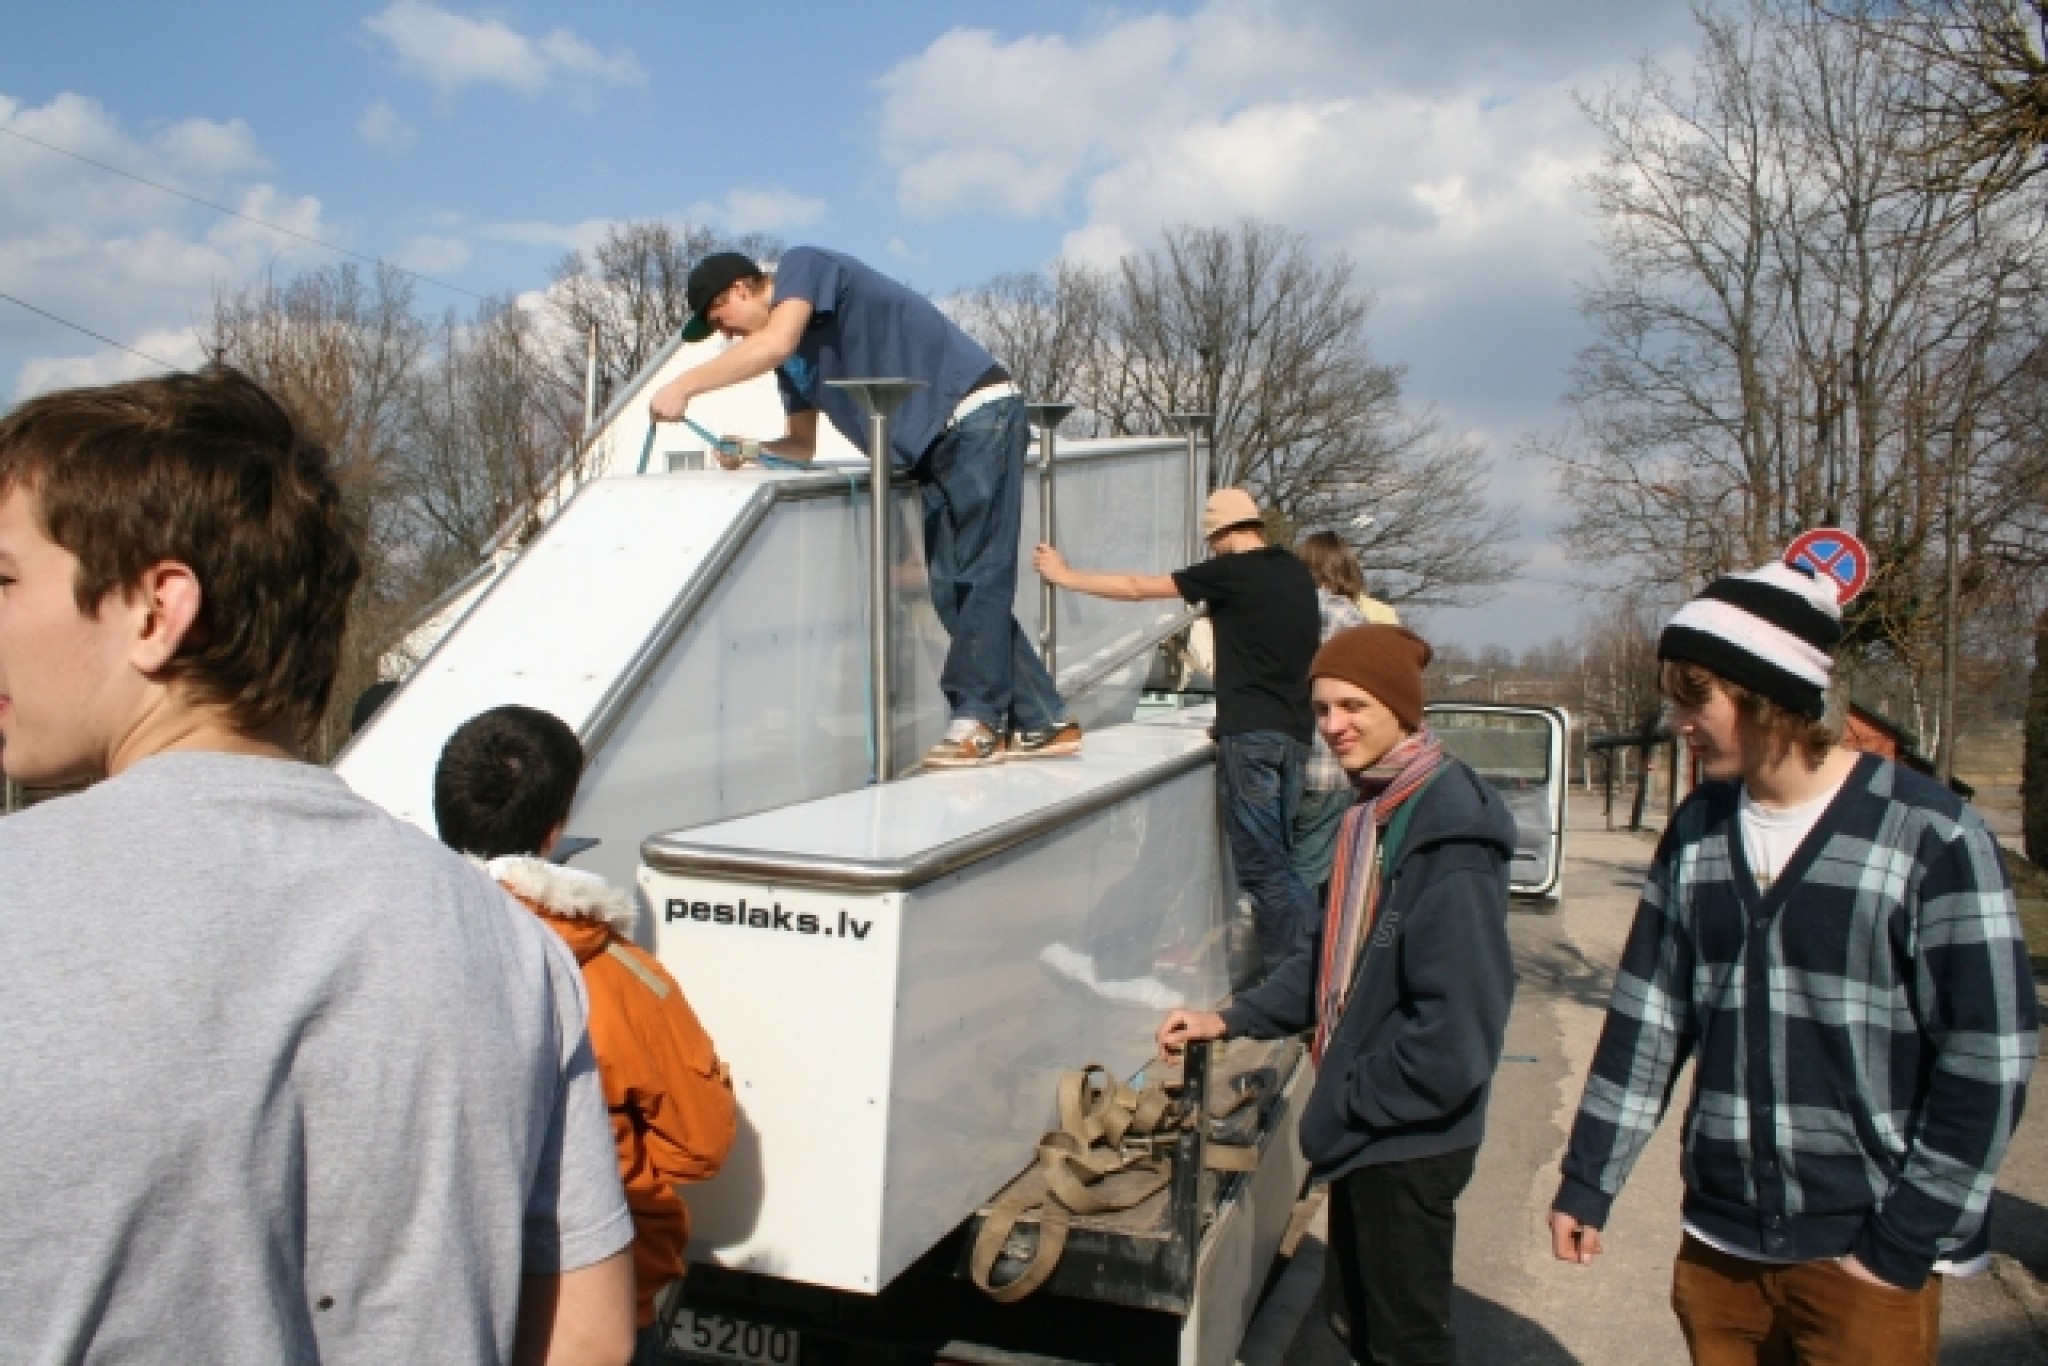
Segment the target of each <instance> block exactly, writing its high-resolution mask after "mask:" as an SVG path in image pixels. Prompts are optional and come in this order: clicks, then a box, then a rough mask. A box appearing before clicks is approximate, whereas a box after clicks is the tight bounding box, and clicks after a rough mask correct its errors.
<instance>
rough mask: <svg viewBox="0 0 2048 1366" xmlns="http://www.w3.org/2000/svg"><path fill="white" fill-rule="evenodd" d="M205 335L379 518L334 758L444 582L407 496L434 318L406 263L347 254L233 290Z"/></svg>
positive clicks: (343, 681) (358, 607)
mask: <svg viewBox="0 0 2048 1366" xmlns="http://www.w3.org/2000/svg"><path fill="white" fill-rule="evenodd" d="M204 340H205V345H206V349H207V351H208V352H209V353H210V354H211V355H213V356H214V357H216V358H218V359H221V360H225V361H227V362H229V363H230V364H233V365H235V366H238V367H239V368H241V369H242V370H245V371H247V372H248V373H249V374H250V375H252V376H253V377H255V378H256V379H257V380H259V381H261V382H262V383H263V384H264V385H265V386H267V387H268V388H270V389H271V390H272V391H273V392H274V393H276V394H278V395H279V396H280V397H281V398H282V399H283V400H284V401H285V402H286V403H287V404H288V405H289V406H290V407H291V408H292V410H293V411H294V413H295V414H296V415H297V417H298V420H299V421H300V422H301V423H302V424H304V426H305V428H306V430H307V431H308V432H309V433H310V434H311V435H312V436H313V437H314V439H316V440H318V441H319V442H321V444H323V445H325V446H326V447H327V449H328V450H329V451H330V452H331V453H332V454H333V456H334V459H335V463H336V468H337V471H338V473H339V476H340V479H341V484H342V489H343V492H344V494H345V495H346V497H347V498H348V500H349V502H350V504H351V505H352V506H353V507H354V508H355V509H356V510H357V512H358V513H359V514H360V515H361V516H362V518H363V522H364V525H365V526H366V527H367V528H368V537H367V543H366V545H365V548H364V564H363V569H364V572H363V577H362V581H361V583H360V584H359V586H358V587H357V589H356V599H355V602H354V603H353V604H352V605H351V608H350V613H349V635H348V639H347V641H346V642H345V644H344V648H343V652H342V659H341V669H340V675H339V677H338V678H337V680H336V684H335V689H334V700H333V701H332V703H330V705H329V708H328V714H327V715H326V716H325V717H324V718H322V720H321V721H320V723H319V726H318V727H317V729H316V732H315V734H314V736H313V737H312V740H313V750H314V753H315V755H316V757H319V758H325V757H327V756H328V755H330V754H332V753H333V752H334V751H335V750H336V749H338V748H339V747H340V744H341V742H342V741H343V740H344V739H346V738H347V735H346V724H345V722H346V718H347V716H348V709H349V707H350V706H351V704H352V703H353V702H354V700H355V697H356V695H357V694H358V693H360V692H361V691H362V689H363V688H365V687H367V686H368V685H369V684H370V683H371V682H373V681H375V679H376V678H377V670H378V659H379V657H380V656H381V655H382V654H383V652H384V650H385V649H386V647H387V646H388V644H389V643H390V641H391V640H392V639H393V637H394V636H395V634H396V633H397V631H399V630H400V629H402V627H403V625H404V623H405V622H406V621H407V620H409V619H410V617H411V615H412V613H413V612H414V611H416V610H417V608H418V607H419V605H420V604H421V603H422V602H424V601H425V600H426V598H427V597H429V596H431V594H432V592H433V591H434V589H435V587H436V585H434V584H433V583H432V582H431V579H430V578H428V577H426V576H423V575H422V574H421V572H420V562H419V557H418V555H417V554H416V547H415V546H414V545H413V544H412V543H411V541H410V527H409V524H408V518H407V517H406V516H405V514H404V512H403V510H402V508H401V506H400V500H399V499H398V498H397V497H396V488H397V484H398V479H399V475H400V471H401V468H402V464H403V454H402V452H403V448H404V440H405V434H404V428H405V415H404V413H405V399H406V393H407V389H408V386H409V385H410V384H411V383H412V381H413V376H414V374H415V372H416V370H417V368H418V366H419V365H420V363H421V361H422V359H423V357H424V356H425V354H426V350H427V333H426V329H425V327H424V326H423V325H422V324H421V323H420V321H419V319H418V318H417V317H416V316H415V315H414V313H413V310H412V294H411V286H410V283H409V281H408V280H407V278H406V277H405V276H404V275H402V274H401V273H399V272H398V271H395V270H390V269H380V270H378V271H377V272H375V273H374V274H373V275H371V276H369V277H367V278H366V277H365V276H364V275H363V274H362V273H361V272H359V271H358V270H356V268H355V267H354V266H350V265H343V266H337V267H333V268H331V269H325V270H315V271H309V272H306V273H304V274H302V275H299V276H296V277H294V278H293V279H291V280H290V281H288V282H285V283H279V282H277V281H275V280H266V281H265V282H263V283H262V284H259V285H255V286H251V287H250V288H248V289H245V290H242V291H239V292H235V293H231V294H225V295H222V296H221V297H219V298H218V299H216V301H215V304H214V313H213V318H212V320H211V322H210V324H209V325H208V327H207V329H206V333H205V338H204Z"/></svg>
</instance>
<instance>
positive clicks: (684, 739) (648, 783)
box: [569, 475, 946, 883]
mask: <svg viewBox="0 0 2048 1366" xmlns="http://www.w3.org/2000/svg"><path fill="white" fill-rule="evenodd" d="M672 477H674V478H705V477H715V476H688V475H678V476H672ZM644 482H659V481H644ZM856 508H857V509H858V510H857V511H856ZM897 514H898V516H897V526H896V534H895V536H894V537H893V545H894V550H895V555H896V559H895V566H896V568H895V572H894V579H895V582H896V589H897V591H896V593H895V597H894V608H895V613H896V617H895V622H896V634H895V643H896V667H895V671H894V672H895V678H896V681H897V690H896V700H895V728H896V729H895V734H896V749H897V753H898V755H899V756H909V757H910V758H913V759H914V758H915V757H916V756H917V755H918V754H919V753H920V752H921V751H922V749H923V748H924V747H925V746H927V745H930V744H931V743H932V742H934V741H935V740H937V739H938V737H939V734H940V732H941V731H942V730H943V729H944V726H945V707H944V704H943V702H942V700H941V698H940V695H939V692H938V676H939V666H940V664H941V663H942V662H943V660H944V658H945V647H946V638H945V633H944V631H943V630H942V629H941V628H940V626H939V623H938V617H937V615H936V614H935V613H934V612H933V611H932V609H931V603H930V598H929V596H928V593H927V590H926V586H925V573H924V565H923V561H922V559H921V557H920V556H919V554H918V540H917V532H916V530H915V528H914V526H913V525H912V511H911V503H910V496H909V495H908V494H907V493H906V494H903V495H900V496H899V497H898V499H897ZM867 545H868V526H867V490H866V488H865V486H862V487H861V488H860V489H859V490H858V497H857V498H856V499H852V500H849V498H848V497H845V496H841V497H833V498H817V499H810V500H806V501H802V502H789V503H782V504H779V505H778V506H777V507H776V508H775V509H774V510H773V511H772V512H771V513H770V515H769V517H768V520H767V521H766V522H765V523H764V524H763V525H762V526H761V527H760V528H759V529H758V530H757V531H756V532H755V534H754V536H753V537H752V539H751V540H750V542H749V543H748V545H747V547H746V549H745V550H744V551H743V552H742V553H741V554H740V556H739V557H738V559H737V560H736V561H735V562H734V563H733V566H732V569H731V571H730V572H729V573H727V574H726V576H725V577H724V579H723V580H722V581H721V582H720V584H719V586H718V587H717V588H716V589H715V590H714V591H713V593H712V594H711V596H710V597H709V598H708V599H707V600H706V601H705V603H704V604H703V606H702V607H701V608H700V609H699V611H698V613H697V616H696V618H695V619H694V621H693V622H692V624H691V625H690V627H689V628H688V629H687V630H686V631H685V632H684V633H683V635H682V636H681V637H680V638H679V639H678V640H677V642H676V643H675V644H674V645H673V646H671V647H670V649H669V650H668V652H667V654H666V655H664V656H663V658H662V660H661V662H660V664H659V666H658V667H657V668H656V669H655V671H654V673H653V675H652V677H651V678H650V679H649V681H648V682H647V684H646V686H645V687H644V688H643V689H642V691H641V693H640V695H639V697H638V699H637V700H636V701H635V703H634V704H633V706H632V707H631V708H630V709H629V710H628V711H627V713H626V715H625V718H624V720H623V721H622V722H621V724H620V725H619V727H618V729H617V730H616V731H615V732H614V734H613V736H612V739H611V741H610V742H609V743H608V744H607V745H606V746H605V747H604V750H603V752H602V753H600V754H598V755H596V756H594V757H593V759H592V761H591V764H590V768H589V770H588V772H587V773H586V774H585V777H584V784H583V790H582V792H581V793H580V795H579V797H578V800H577V804H576V807H575V809H574V811H572V812H571V814H570V819H569V828H570V831H571V833H573V834H577V835H584V836H592V837H596V838H598V839H601V840H603V841H604V843H603V844H601V845H600V846H599V847H598V848H597V849H594V850H592V851H591V852H590V853H588V854H585V855H582V856H580V857H579V858H578V860H577V864H578V866H579V867H585V868H589V869H590V870H591V871H593V872H597V873H601V874H602V875H604V876H605V877H608V878H611V879H613V880H614V881H617V882H620V883H625V882H628V881H630V880H631V878H632V876H633V870H634V869H635V868H636V867H637V866H638V863H639V846H640V841H641V840H642V839H644V838H646V837H647V836H648V835H650V834H652V833H654V832H656V831H658V830H673V829H679V828H686V827H690V826H696V825H702V824H705V823H708V822H711V821H716V820H719V819H722V818H727V817H732V816H738V815H743V814H746V813H749V812H755V811H762V810H766V809H768V808H770V807H777V806H787V805H789V804H790V803H792V802H801V801H808V800H810V799H812V798H815V797H822V796H826V795H829V794H831V793H835V792H845V791H848V790H850V789H852V788H857V787H861V786H863V785H865V784H866V782H867V781H868V775H869V772H870V762H869V755H870V741H869V735H868V692H867V688H868V683H867V679H868V635H867V620H868V618H867V574H866V570H865V565H866V563H867ZM899 762H902V760H901V759H899Z"/></svg>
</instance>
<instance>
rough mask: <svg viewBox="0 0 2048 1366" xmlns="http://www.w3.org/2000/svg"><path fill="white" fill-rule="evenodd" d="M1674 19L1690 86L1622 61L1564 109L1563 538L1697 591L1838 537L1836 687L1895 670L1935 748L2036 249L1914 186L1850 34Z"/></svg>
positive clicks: (1925, 185) (2014, 440) (1980, 204)
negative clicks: (1861, 566) (1844, 597)
mask: <svg viewBox="0 0 2048 1366" xmlns="http://www.w3.org/2000/svg"><path fill="white" fill-rule="evenodd" d="M1700 26H1701V46H1700V51H1699V55H1698V59H1697V64H1696V67H1695V69H1694V70H1693V72H1692V73H1691V75H1690V79H1689V80H1680V79H1678V78H1675V77H1673V76H1672V75H1670V74H1669V73H1667V72H1664V71H1661V70H1659V69H1657V68H1655V67H1648V68H1645V70H1644V71H1643V72H1642V73H1641V74H1640V75H1639V77H1638V78H1637V80H1636V81H1635V82H1634V83H1633V84H1631V85H1629V86H1627V87H1625V88H1623V89H1620V90H1616V91H1611V92H1608V93H1607V94H1605V95H1603V96H1601V97H1599V98H1597V99H1593V100H1589V101H1586V105H1585V107H1586V110H1587V113H1588V115H1589V117H1590V118H1591V119H1592V120H1593V123H1594V125H1595V127H1596V128H1597V129H1598V130H1599V132H1600V133H1601V134H1602V136H1603V138H1604V140H1605V142H1606V144H1607V157H1606V161H1605V164H1604V166H1603V168H1602V170H1601V171H1600V172H1599V173H1598V174H1597V175H1596V176H1595V177H1593V178H1592V180H1591V181H1590V183H1589V188H1590V189H1591V190H1592V192H1593V195H1594V200H1595V204H1596V207H1597V210H1598V212H1599V215H1600V219H1601V241H1602V246H1603V249H1604V253H1605V256H1606V259H1607V267H1606V269H1605V270H1604V271H1603V272H1602V274H1601V276H1600V277H1599V278H1598V279H1597V280H1596V281H1595V282H1594V283H1593V284H1592V285H1591V286H1590V287H1589V288H1588V289H1587V290H1586V292H1585V299H1584V308H1585V312H1586V315H1587V317H1588V319H1589V321H1591V323H1592V324H1593V327H1594V331H1595V340H1594V342H1593V343H1592V344H1591V345H1590V346H1589V347H1588V348H1587V349H1586V350H1585V351H1584V352H1582V354H1581V355H1580V357H1579V359H1578V363H1577V367H1576V370H1575V375H1574V388H1573V392H1572V394H1571V401H1572V403H1573V406H1574V408H1575V411H1576V413H1577V416H1578V425H1577V427H1576V428H1575V430H1574V431H1572V432H1571V433H1570V434H1568V435H1567V436H1566V437H1564V438H1562V439H1560V440H1558V441H1556V442H1555V443H1553V444H1552V446H1551V447H1550V451H1551V454H1552V456H1553V458H1554V459H1555V460H1556V461H1557V463H1558V465H1559V467H1560V470H1561V473H1562V475H1563V482H1564V486H1565V489H1566V492H1567V495H1568V496H1569V497H1570V499H1571V501H1572V503H1573V509H1574V518H1573V521H1572V523H1571V524H1570V526H1569V528H1568V536H1569V538H1570V540H1571V541H1572V543H1573V544H1574V546H1575V548H1576V549H1577V551H1578V552H1579V553H1580V554H1581V555H1582V556H1585V557H1588V558H1597V559H1599V560H1600V561H1601V562H1602V563H1603V564H1608V565H1616V564H1619V565H1620V566H1621V567H1622V569H1623V572H1624V573H1625V574H1626V573H1629V572H1630V570H1631V568H1632V570H1633V573H1634V574H1635V576H1636V581H1638V582H1642V583H1650V582H1657V581H1668V580H1670V579H1671V578H1673V577H1674V571H1675V577H1676V578H1677V579H1678V580H1679V581H1680V582H1682V583H1697V582H1699V581H1700V580H1703V579H1704V578H1706V577H1708V576H1710V575H1713V574H1716V573H1724V572H1728V571H1730V570H1734V569H1739V568H1744V567H1747V566H1748V565H1750V564H1754V563H1756V562H1758V561H1759V560H1763V559H1767V558H1771V557H1773V556H1775V555H1776V554H1777V553H1779V551H1780V550H1781V549H1782V547H1783V546H1784V545H1785V543H1786V542H1787V541H1789V540H1790V539H1791V537H1792V536H1793V535H1794V534H1796V532H1797V531H1799V530H1801V529H1802V528H1804V527H1806V526H1811V525H1817V524H1821V523H1831V524H1838V525H1840V524H1846V525H1848V526H1849V527H1850V528H1851V529H1852V530H1855V531H1857V532H1858V534H1860V535H1861V536H1862V537H1863V539H1864V540H1865V541H1866V542H1867V543H1869V544H1870V545H1871V547H1872V550H1873V552H1874V555H1875V558H1876V572H1875V575H1874V578H1873V582H1872V585H1871V587H1870V588H1869V589H1868V590H1867V591H1866V593H1865V595H1864V597H1863V598H1862V599H1860V600H1859V601H1858V602H1857V603H1856V604H1855V609H1854V611H1853V612H1852V614H1851V618H1850V623H1849V624H1850V628H1851V636H1850V648H1849V651H1848V662H1849V666H1850V670H1851V672H1852V674H1853V673H1856V672H1858V671H1861V672H1863V673H1865V674H1868V675H1872V676H1882V675H1886V674H1903V675H1905V676H1907V677H1909V678H1910V680H1911V681H1912V691H1913V693H1914V695H1915V698H1916V702H1915V706H1916V710H1917V711H1919V713H1920V714H1921V715H1922V716H1923V717H1927V718H1928V719H1930V720H1931V725H1930V727H1929V729H1930V730H1931V732H1932V734H1933V735H1934V736H1935V738H1936V744H1937V746H1938V747H1939V749H1940V752H1941V753H1942V754H1943V755H1944V757H1945V756H1946V754H1947V753H1948V748H1949V745H1950V743H1951V741H1952V737H1953V732H1954V725H1953V713H1954V710H1955V705H1954V704H1955V699H1956V696H1957V679H1958V677H1959V673H1958V670H1959V661H1960V659H1961V656H1962V638H1963V635H1964V633H1965V631H1966V630H1967V621H1968V618H1969V616H1970V614H1971V613H1973V612H1978V611H1983V610H1986V608H1987V607H1988V606H1989V599H1988V597H1987V596H1986V594H1987V591H1988V585H1989V584H1990V583H1991V579H1992V576H1990V575H1989V574H1987V573H1986V572H1985V566H1984V556H1985V555H1986V553H1987V549H1988V547H1989V546H1990V545H1992V544H1994V543H1995V542H1996V541H1997V540H1998V538H1999V536H2000V535H2002V534H2004V533H2003V532H2002V531H2001V528H2008V529H2009V528H2010V527H2011V525H2012V523H2013V516H2014V507H2015V498H2014V495H2013V493H2012V490H2013V489H2014V487H2015V481H2014V478H2013V475H2012V470H2013V469H2014V466H2015V462H2021V461H2023V459H2024V455H2025V450H2026V448H2025V446H2024V443H2023V442H2022V441H2021V440H2020V439H2019V435H2018V434H2019V430H2020V428H2019V425H2018V424H2016V423H2015V422H2014V421H2013V420H2012V403H2013V400H2014V397H2015V395H2016V392H2017V391H2018V390H2019V389H2020V387H2021V385H2022V376H2023V374H2024V372H2025V368H2026V366H2027V365H2028V364H2029V362H2030V358H2031V355H2032V352H2033V349H2034V342H2033V338H2034V337H2035V336H2038V329H2037V327H2035V325H2034V322H2033V319H2034V317H2035V315H2036V313H2037V311H2038V306H2039V302H2038V301H2039V298H2040V294H2041V285H2042V283H2043V275H2044V262H2043V257H2042V251H2041V241H2040V237H2039V232H2038V230H2037V228H2036V227H2035V225H2034V224H2033V223H2032V222H2031V221H2030V220H2028V219H2027V218H2025V217H2024V216H2022V215H2019V214H2016V213H2013V212H2011V211H2010V210H2009V209H2007V208H2004V207H2002V206H2000V205H1997V204H1991V203H1986V202H1984V201H1983V200H1981V199H1979V198H1977V197H1976V196H1974V195H1972V194H1970V193H1967V192H1965V191H1964V190H1962V189H1960V188H1959V187H1957V186H1955V185H1953V184H1950V185H1946V186H1944V185H1940V184H1936V183H1934V182H1932V181H1930V179H1929V178H1928V177H1927V176H1926V175H1925V174H1924V168H1923V165H1922V163H1921V161H1920V155H1921V153H1920V150H1919V143H1918V142H1917V140H1916V138H1917V134H1916V132H1915V124H1914V115H1913V113H1912V110H1913V108H1914V107H1915V102H1916V101H1919V100H1922V99H1923V98H1924V93H1923V92H1924V73H1923V72H1922V71H1921V70H1920V69H1919V68H1918V67H1916V66H1914V65H1913V64H1911V63H1910V62H1908V61H1906V60H1905V59H1904V56H1903V54H1902V51H1901V49H1899V48H1897V47H1896V46H1894V45H1891V44H1888V43H1886V42H1884V41H1882V40H1881V39H1879V38H1877V37H1875V36H1873V35H1872V33H1871V32H1870V31H1869V30H1868V29H1867V28H1864V27H1862V26H1859V25H1855V24H1843V23H1839V22H1836V21H1834V20H1831V19H1828V18H1827V17H1825V16H1823V15H1819V14H1816V13H1815V12H1813V11H1812V10H1810V9H1808V8H1806V7H1804V6H1802V5H1797V4H1782V3H1774V0H1750V2H1749V3H1747V4H1744V5H1741V6H1739V7H1738V8H1736V9H1735V10H1734V11H1732V12H1703V13H1702V14H1701V16H1700ZM1930 694H1931V696H1927V695H1930ZM1923 696H1926V701H1927V703H1928V705H1922V698H1923Z"/></svg>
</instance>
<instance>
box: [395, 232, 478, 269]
mask: <svg viewBox="0 0 2048 1366" xmlns="http://www.w3.org/2000/svg"><path fill="white" fill-rule="evenodd" d="M392 259H393V260H394V261H396V262H397V264H399V265H401V266H403V267H405V268H406V269H407V270H416V271H418V272H420V273H421V274H422V275H446V274H449V273H451V272H453V271H458V270H461V269H462V268H463V267H464V266H466V265H468V264H469V244H468V243H467V242H464V241H463V240H462V239H461V238H459V237H429V236H425V235H422V236H419V237H413V238H410V239H408V240H407V242H406V244H405V245H404V246H402V247H400V248H399V249H398V252H397V254H396V255H395V256H394V257H393V258H392Z"/></svg>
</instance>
